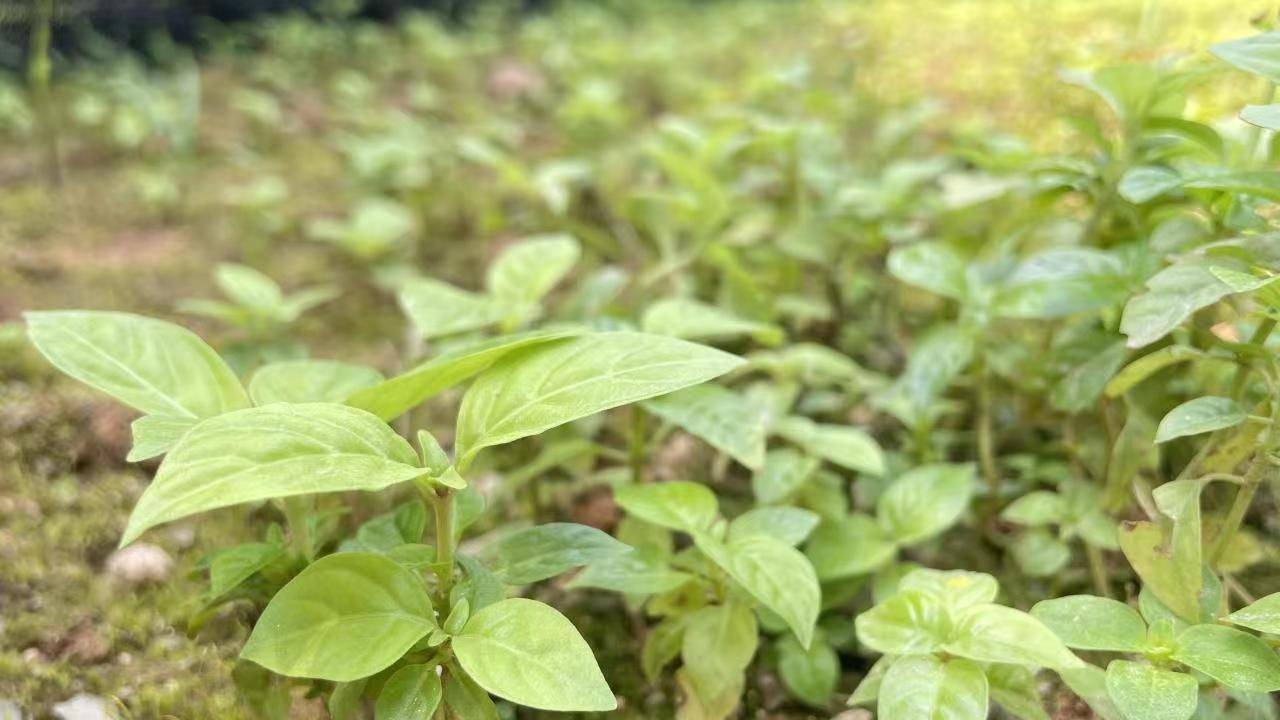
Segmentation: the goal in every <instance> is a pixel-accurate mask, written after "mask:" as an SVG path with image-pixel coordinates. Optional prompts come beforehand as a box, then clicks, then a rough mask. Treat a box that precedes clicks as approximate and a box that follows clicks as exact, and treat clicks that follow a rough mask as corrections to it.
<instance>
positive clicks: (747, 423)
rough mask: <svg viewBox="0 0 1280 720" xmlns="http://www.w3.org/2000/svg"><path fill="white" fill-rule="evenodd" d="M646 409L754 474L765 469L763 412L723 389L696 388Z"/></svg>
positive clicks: (654, 401) (659, 399)
mask: <svg viewBox="0 0 1280 720" xmlns="http://www.w3.org/2000/svg"><path fill="white" fill-rule="evenodd" d="M644 409H645V410H648V411H649V412H651V413H653V414H654V415H657V416H658V417H660V418H662V419H663V420H666V421H667V422H670V423H674V424H676V425H679V426H680V427H682V428H684V429H685V430H686V431H688V432H689V433H691V434H693V435H695V436H697V437H699V438H702V439H703V440H705V441H707V443H709V444H710V445H711V446H712V447H714V448H715V449H717V450H719V451H720V452H722V453H724V454H726V455H728V456H729V457H731V458H733V459H734V460H737V461H738V462H740V463H742V465H743V466H745V467H746V468H748V469H750V470H759V469H760V468H761V466H763V465H764V460H765V454H764V444H765V437H764V436H765V427H764V425H765V414H764V411H763V408H760V407H757V406H756V405H754V404H752V403H751V402H750V401H749V400H747V398H745V397H743V396H742V395H740V394H738V393H735V392H733V391H732V390H729V389H728V388H725V387H722V386H720V385H711V384H707V385H695V386H694V387H691V388H686V389H684V390H680V391H678V392H673V393H670V394H669V395H663V396H662V397H657V398H654V399H652V400H647V401H645V403H644Z"/></svg>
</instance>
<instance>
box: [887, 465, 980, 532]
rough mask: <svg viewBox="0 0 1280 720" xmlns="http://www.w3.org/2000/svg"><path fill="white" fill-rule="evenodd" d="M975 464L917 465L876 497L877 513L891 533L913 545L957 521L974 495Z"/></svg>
mask: <svg viewBox="0 0 1280 720" xmlns="http://www.w3.org/2000/svg"><path fill="white" fill-rule="evenodd" d="M974 478H975V472H974V467H973V465H970V464H954V463H939V464H935V465H923V466H921V467H918V468H914V469H912V470H910V471H909V472H907V473H906V474H904V475H903V476H902V477H899V478H898V479H897V480H895V481H894V482H893V484H891V485H890V486H889V487H888V488H887V489H886V490H885V491H884V492H883V493H882V494H881V495H880V498H879V499H878V500H877V501H876V516H877V517H878V518H879V520H880V525H881V527H883V528H884V530H885V532H886V533H887V534H888V535H889V537H891V538H893V539H894V541H896V542H897V543H899V544H902V545H910V544H913V543H917V542H920V541H921V540H925V539H927V538H930V537H932V536H934V535H937V534H938V533H940V532H942V531H943V530H946V529H947V528H949V527H951V526H952V525H953V524H955V522H956V520H958V519H959V518H960V515H961V514H962V513H964V511H965V509H966V508H967V507H968V506H969V498H970V497H971V496H972V495H973V490H974Z"/></svg>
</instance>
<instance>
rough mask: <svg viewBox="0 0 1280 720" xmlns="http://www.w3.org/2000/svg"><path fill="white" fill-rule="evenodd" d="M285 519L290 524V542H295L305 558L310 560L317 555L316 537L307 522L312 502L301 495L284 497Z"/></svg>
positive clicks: (295, 547) (295, 546) (296, 547)
mask: <svg viewBox="0 0 1280 720" xmlns="http://www.w3.org/2000/svg"><path fill="white" fill-rule="evenodd" d="M281 504H282V505H283V506H284V520H285V523H286V524H288V526H289V542H290V543H292V544H293V546H294V550H297V551H298V553H299V554H301V555H302V556H303V557H304V558H306V559H307V561H308V562H310V561H311V560H312V559H313V558H315V556H316V549H315V538H313V537H311V527H310V525H309V524H308V523H307V515H308V513H309V511H310V507H309V505H310V503H309V502H308V500H307V498H306V497H304V496H301V495H294V496H291V497H287V498H283V500H282V501H281Z"/></svg>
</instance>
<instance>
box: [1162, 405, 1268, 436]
mask: <svg viewBox="0 0 1280 720" xmlns="http://www.w3.org/2000/svg"><path fill="white" fill-rule="evenodd" d="M1246 417H1248V416H1247V415H1246V413H1245V412H1244V411H1243V410H1241V409H1240V406H1239V405H1237V404H1236V402H1235V401H1234V400H1232V399H1231V398H1225V397H1214V396H1211V395H1210V396H1205V397H1198V398H1196V399H1194V400H1188V401H1186V402H1184V403H1182V404H1181V405H1179V406H1178V407H1176V408H1174V409H1172V410H1170V411H1169V413H1168V414H1167V415H1165V416H1164V418H1163V419H1161V420H1160V426H1159V427H1158V428H1156V442H1157V443H1165V442H1169V441H1170V440H1173V439H1175V438H1180V437H1185V436H1187V435H1199V434H1200V433H1207V432H1213V431H1214V430H1221V429H1223V428H1229V427H1235V426H1236V425H1239V424H1240V423H1242V422H1244V421H1245V418H1246Z"/></svg>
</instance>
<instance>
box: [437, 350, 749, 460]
mask: <svg viewBox="0 0 1280 720" xmlns="http://www.w3.org/2000/svg"><path fill="white" fill-rule="evenodd" d="M741 363H742V360H740V359H739V358H736V357H734V356H733V355H729V354H728V353H724V352H721V351H719V350H715V349H713V348H709V347H704V346H702V345H695V344H693V343H688V342H685V341H683V340H676V339H673V338H666V337H662V336H659V335H646V334H643V333H629V332H616V333H594V334H591V335H583V336H579V337H575V338H573V339H571V340H566V341H564V342H559V343H555V344H552V345H542V346H538V347H532V348H526V349H522V350H520V351H519V352H515V353H511V354H509V355H506V356H505V357H503V358H502V359H501V360H499V361H498V362H497V363H495V364H494V365H493V366H492V367H490V368H489V369H488V370H486V371H485V372H484V373H482V374H481V375H480V377H479V378H478V379H477V380H476V382H475V384H473V385H472V386H471V389H470V390H468V391H467V394H466V395H465V396H464V397H463V399H462V407H461V409H459V411H458V432H457V441H456V447H457V451H456V453H457V458H458V463H459V466H460V467H462V466H465V465H466V464H468V463H469V461H470V460H471V459H472V458H474V457H475V454H476V453H478V452H479V451H480V450H481V449H482V448H485V447H489V446H491V445H501V444H503V443H508V442H511V441H512V440H517V439H519V438H522V437H527V436H529V435H536V434H538V433H540V432H543V431H544V430H549V429H551V428H553V427H556V426H557V425H563V424H564V423H567V422H570V421H573V420H577V419H579V418H583V417H586V416H588V415H593V414H595V413H597V412H600V411H602V410H608V409H609V408H613V407H618V406H619V405H626V404H628V403H633V402H639V401H641V400H647V399H649V398H651V397H655V396H657V395H663V394H665V393H669V392H673V391H676V390H680V389H682V388H685V387H689V386H691V385H697V384H699V383H702V382H706V381H707V380H710V379H712V378H715V377H717V376H719V375H723V374H724V373H726V372H729V371H730V370H732V369H734V368H735V367H738V366H739V365H740V364H741Z"/></svg>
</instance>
